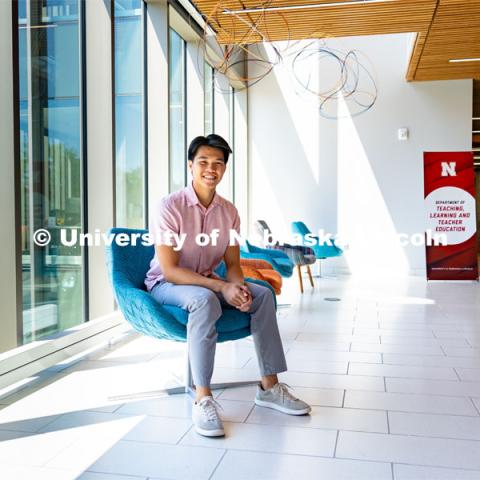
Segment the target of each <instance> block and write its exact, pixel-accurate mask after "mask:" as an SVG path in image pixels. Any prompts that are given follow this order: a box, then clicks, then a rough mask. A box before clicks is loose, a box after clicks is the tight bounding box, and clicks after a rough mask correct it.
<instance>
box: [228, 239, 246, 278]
mask: <svg viewBox="0 0 480 480" xmlns="http://www.w3.org/2000/svg"><path fill="white" fill-rule="evenodd" d="M223 260H224V261H225V266H226V267H227V281H228V282H236V283H244V282H245V279H244V277H243V272H242V268H241V267H240V247H239V246H238V245H231V246H228V247H227V249H226V250H225V255H224V257H223Z"/></svg>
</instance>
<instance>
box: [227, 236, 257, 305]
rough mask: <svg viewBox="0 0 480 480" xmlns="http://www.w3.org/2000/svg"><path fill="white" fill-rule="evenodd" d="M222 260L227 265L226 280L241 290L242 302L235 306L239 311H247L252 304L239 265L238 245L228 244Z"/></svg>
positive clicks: (250, 294) (250, 295)
mask: <svg viewBox="0 0 480 480" xmlns="http://www.w3.org/2000/svg"><path fill="white" fill-rule="evenodd" d="M223 260H224V261H225V265H226V267H227V282H230V283H231V284H233V285H236V286H237V287H238V288H239V289H240V290H241V295H242V303H241V304H240V305H236V306H237V308H238V309H239V310H240V311H242V312H247V311H248V310H249V309H250V306H251V304H252V293H251V292H250V289H249V288H248V287H247V286H246V285H245V278H244V276H243V272H242V268H241V267H240V247H239V246H238V245H231V246H228V247H227V249H226V250H225V255H224V256H223Z"/></svg>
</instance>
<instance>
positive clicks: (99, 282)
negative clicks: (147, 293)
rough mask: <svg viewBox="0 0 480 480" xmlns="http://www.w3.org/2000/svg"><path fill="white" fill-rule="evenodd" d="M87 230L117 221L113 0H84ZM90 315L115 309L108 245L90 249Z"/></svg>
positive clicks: (105, 229) (106, 225)
mask: <svg viewBox="0 0 480 480" xmlns="http://www.w3.org/2000/svg"><path fill="white" fill-rule="evenodd" d="M85 10H86V39H87V40H86V44H87V46H86V50H87V51H86V58H87V65H86V68H87V70H86V72H87V159H88V164H87V172H88V179H87V185H88V192H87V194H88V231H89V232H91V233H93V232H94V231H95V230H96V229H99V230H100V231H101V232H106V231H107V230H108V229H109V228H111V227H112V226H113V225H114V221H115V220H114V218H115V216H114V205H113V198H114V195H113V194H114V178H113V172H114V170H113V158H114V157H113V137H112V134H113V131H112V128H113V126H112V119H113V117H112V112H113V110H112V38H111V19H110V15H111V13H112V12H110V2H106V1H104V0H89V1H88V2H86V6H85ZM88 284H89V285H88V295H89V307H90V315H89V316H90V319H94V318H96V317H100V316H102V315H106V314H108V313H110V312H112V311H113V309H114V302H113V294H112V289H111V287H110V284H109V281H108V277H107V269H106V265H105V248H104V246H103V245H102V246H98V247H89V250H88Z"/></svg>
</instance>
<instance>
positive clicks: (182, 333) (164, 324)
mask: <svg viewBox="0 0 480 480" xmlns="http://www.w3.org/2000/svg"><path fill="white" fill-rule="evenodd" d="M108 233H109V234H110V235H111V236H112V238H113V241H112V243H111V245H110V246H108V247H107V248H106V251H107V268H108V275H109V278H110V282H111V285H112V288H113V292H114V296H115V299H116V301H117V303H118V306H119V308H120V310H121V312H122V313H123V315H124V317H125V319H126V320H127V322H128V323H130V325H131V326H132V327H133V328H134V329H135V330H136V331H138V332H140V333H143V334H145V335H148V336H150V337H154V338H159V339H168V340H172V341H175V342H185V341H186V339H187V330H186V325H187V322H188V312H187V311H186V310H183V309H181V308H179V307H176V306H172V305H161V304H159V303H158V302H157V301H155V300H154V298H153V297H152V296H151V295H150V293H149V292H148V291H147V290H146V288H145V284H144V280H145V276H146V273H147V271H148V269H149V266H150V261H151V260H152V258H153V255H154V253H155V249H154V246H153V245H149V246H145V245H142V243H141V240H140V238H141V237H140V236H141V235H143V234H146V233H148V232H147V230H134V229H128V228H113V229H111V230H110V231H109V232H108ZM120 234H122V237H123V238H127V239H130V240H131V239H132V236H133V235H135V236H137V238H136V242H135V243H133V242H132V241H129V242H128V245H127V246H119V245H117V243H116V242H115V238H116V236H117V235H120ZM122 243H127V242H123V241H122ZM220 276H221V275H220ZM248 280H249V281H250V282H253V283H258V284H259V285H264V286H266V287H268V288H270V290H271V291H272V295H273V296H274V299H275V294H274V291H273V289H272V287H271V286H270V285H269V284H268V283H266V282H263V281H259V280H255V279H248ZM275 305H276V299H275ZM216 326H217V332H218V342H226V341H230V340H237V339H240V338H245V337H247V336H249V335H250V333H251V332H250V315H249V314H248V313H243V312H240V311H239V310H237V309H235V308H231V309H229V308H225V309H224V310H223V315H222V316H221V317H220V319H219V320H218V322H217V324H216ZM256 383H258V382H257V381H252V382H232V383H222V384H213V385H212V389H218V388H229V387H236V386H240V385H252V384H256ZM165 391H166V392H167V393H169V394H174V393H189V394H193V380H192V374H191V369H190V361H189V360H188V354H187V361H186V368H185V386H183V387H178V388H170V389H166V390H165Z"/></svg>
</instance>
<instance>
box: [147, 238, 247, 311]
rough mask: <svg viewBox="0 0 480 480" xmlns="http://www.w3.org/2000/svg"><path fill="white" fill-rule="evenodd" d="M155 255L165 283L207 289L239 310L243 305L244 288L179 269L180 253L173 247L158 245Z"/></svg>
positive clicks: (186, 269)
mask: <svg viewBox="0 0 480 480" xmlns="http://www.w3.org/2000/svg"><path fill="white" fill-rule="evenodd" d="M156 253H157V258H158V262H159V263H160V267H161V269H162V272H163V275H164V277H165V280H166V281H167V282H170V283H174V284H175V285H198V286H199V287H205V288H209V289H210V290H212V291H214V292H220V293H222V295H223V297H224V298H225V300H226V301H227V302H228V303H229V304H230V305H233V306H234V307H237V308H239V309H240V307H242V306H244V305H245V303H246V302H245V293H244V288H246V287H241V286H239V284H237V283H233V282H231V281H226V282H224V281H223V280H219V279H216V278H209V277H204V276H203V275H200V274H199V273H196V272H194V271H193V270H190V269H189V268H182V267H179V266H178V261H179V259H180V252H176V251H175V250H174V247H170V246H167V245H158V246H157V247H156ZM240 272H241V271H240ZM242 278H243V276H242Z"/></svg>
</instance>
